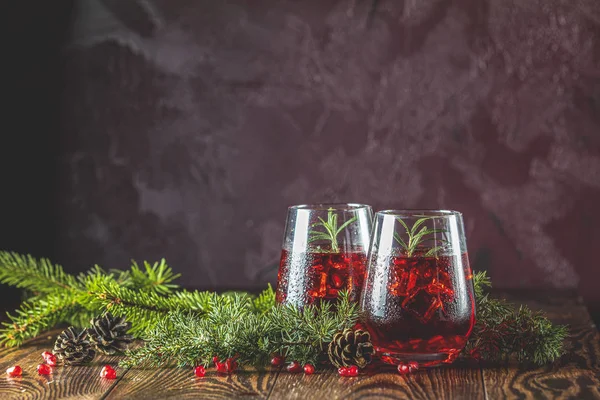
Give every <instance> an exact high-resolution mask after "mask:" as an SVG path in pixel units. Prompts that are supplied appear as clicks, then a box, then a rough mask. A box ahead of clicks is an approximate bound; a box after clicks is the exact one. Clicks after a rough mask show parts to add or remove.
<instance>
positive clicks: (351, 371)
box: [338, 365, 358, 377]
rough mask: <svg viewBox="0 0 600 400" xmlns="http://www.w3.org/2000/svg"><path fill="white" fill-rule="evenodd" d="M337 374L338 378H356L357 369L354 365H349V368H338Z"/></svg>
mask: <svg viewBox="0 0 600 400" xmlns="http://www.w3.org/2000/svg"><path fill="white" fill-rule="evenodd" d="M338 374H340V376H346V377H354V376H358V367H357V366H356V365H351V366H349V367H339V368H338Z"/></svg>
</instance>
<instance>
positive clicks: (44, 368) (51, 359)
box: [7, 351, 56, 375]
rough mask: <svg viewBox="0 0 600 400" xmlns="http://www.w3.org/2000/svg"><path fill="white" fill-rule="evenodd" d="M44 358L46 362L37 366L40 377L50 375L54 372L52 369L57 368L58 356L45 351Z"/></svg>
mask: <svg viewBox="0 0 600 400" xmlns="http://www.w3.org/2000/svg"><path fill="white" fill-rule="evenodd" d="M42 358H43V359H44V362H43V363H41V364H40V365H38V366H37V372H38V374H40V375H50V374H51V373H52V372H54V370H53V368H52V367H55V366H56V356H55V355H54V354H52V353H50V352H49V351H44V352H43V353H42ZM7 372H8V371H7Z"/></svg>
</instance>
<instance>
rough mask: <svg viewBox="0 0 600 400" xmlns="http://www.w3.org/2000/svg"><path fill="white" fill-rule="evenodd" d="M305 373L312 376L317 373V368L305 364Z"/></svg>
mask: <svg viewBox="0 0 600 400" xmlns="http://www.w3.org/2000/svg"><path fill="white" fill-rule="evenodd" d="M304 373H305V374H306V375H312V374H314V373H315V367H314V366H313V365H312V364H304Z"/></svg>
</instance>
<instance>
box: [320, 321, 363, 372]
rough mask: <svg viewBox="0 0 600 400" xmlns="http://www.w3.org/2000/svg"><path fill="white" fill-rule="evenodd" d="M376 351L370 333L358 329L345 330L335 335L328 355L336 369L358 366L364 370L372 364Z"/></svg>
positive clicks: (328, 349)
mask: <svg viewBox="0 0 600 400" xmlns="http://www.w3.org/2000/svg"><path fill="white" fill-rule="evenodd" d="M373 353H374V349H373V344H372V343H371V335H369V332H366V331H363V330H360V329H357V330H354V329H350V328H348V329H345V330H344V331H343V332H338V333H336V334H335V335H333V340H332V341H331V343H329V347H328V348H327V354H328V355H329V361H331V363H332V364H333V365H335V366H336V367H338V368H340V367H348V366H350V365H356V366H357V367H359V368H364V367H365V366H366V365H367V364H369V363H370V362H371V358H372V356H373Z"/></svg>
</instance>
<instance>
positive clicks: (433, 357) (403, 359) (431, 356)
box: [379, 350, 460, 367]
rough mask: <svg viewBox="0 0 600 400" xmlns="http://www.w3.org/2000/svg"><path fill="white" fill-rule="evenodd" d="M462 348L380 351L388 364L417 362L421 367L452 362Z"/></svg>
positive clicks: (382, 358)
mask: <svg viewBox="0 0 600 400" xmlns="http://www.w3.org/2000/svg"><path fill="white" fill-rule="evenodd" d="M459 353H460V350H454V351H449V352H442V353H426V354H423V353H388V352H384V353H379V358H380V359H381V361H383V362H385V363H387V364H393V365H398V364H400V363H409V362H413V361H415V362H417V363H419V367H436V366H439V365H443V364H451V363H452V362H453V361H454V360H456V357H458V354H459Z"/></svg>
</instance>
